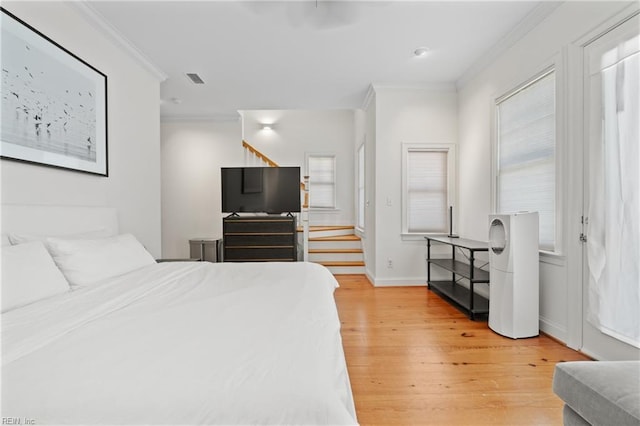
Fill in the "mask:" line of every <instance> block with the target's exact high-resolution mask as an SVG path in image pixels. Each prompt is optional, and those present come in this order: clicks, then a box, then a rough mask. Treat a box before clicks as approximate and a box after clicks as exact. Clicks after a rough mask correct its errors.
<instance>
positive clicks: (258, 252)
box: [224, 247, 294, 262]
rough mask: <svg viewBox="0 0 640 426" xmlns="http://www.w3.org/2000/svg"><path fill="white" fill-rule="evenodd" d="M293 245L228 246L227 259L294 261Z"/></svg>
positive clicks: (225, 255)
mask: <svg viewBox="0 0 640 426" xmlns="http://www.w3.org/2000/svg"><path fill="white" fill-rule="evenodd" d="M293 257H294V248H293V247H227V248H226V250H225V254H224V259H225V261H228V262H235V261H254V262H260V261H292V260H293Z"/></svg>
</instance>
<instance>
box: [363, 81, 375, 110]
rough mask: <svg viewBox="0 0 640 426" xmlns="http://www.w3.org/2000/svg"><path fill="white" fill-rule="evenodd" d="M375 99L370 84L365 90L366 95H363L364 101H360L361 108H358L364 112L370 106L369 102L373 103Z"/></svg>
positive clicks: (373, 90)
mask: <svg viewBox="0 0 640 426" xmlns="http://www.w3.org/2000/svg"><path fill="white" fill-rule="evenodd" d="M375 98H376V91H375V89H374V88H373V84H370V85H369V87H368V88H367V93H366V94H365V95H364V100H363V101H362V106H361V107H360V108H362V109H363V110H366V109H367V108H369V106H370V105H371V102H373V100H374V99H375Z"/></svg>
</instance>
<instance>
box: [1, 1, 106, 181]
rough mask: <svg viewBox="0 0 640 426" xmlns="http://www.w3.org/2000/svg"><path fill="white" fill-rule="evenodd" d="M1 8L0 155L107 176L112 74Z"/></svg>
mask: <svg viewBox="0 0 640 426" xmlns="http://www.w3.org/2000/svg"><path fill="white" fill-rule="evenodd" d="M0 10H1V11H2V13H1V19H2V20H1V32H2V34H1V39H0V40H1V43H2V46H1V50H0V52H1V56H2V58H1V59H2V61H1V62H2V82H1V83H2V84H1V86H0V88H1V91H2V103H1V109H0V111H1V114H0V115H1V116H2V121H1V123H0V156H1V157H2V158H3V159H9V160H16V161H23V162H28V163H35V164H41V165H45V166H50V167H57V168H62V169H69V170H75V171H80V172H85V173H93V174H97V175H101V176H108V152H107V76H106V75H104V74H103V73H102V72H100V71H99V70H97V69H96V68H94V67H92V66H91V65H89V64H88V63H86V62H85V61H83V60H82V59H80V58H79V57H77V56H76V55H74V54H73V53H71V52H69V51H68V50H67V49H65V48H64V47H62V46H60V45H59V44H57V43H56V42H54V41H53V40H51V39H50V38H48V37H46V36H45V35H44V34H42V33H40V32H39V31H37V30H36V29H35V28H33V27H31V26H29V25H28V24H27V23H25V22H24V21H22V20H20V19H19V18H17V17H16V16H14V15H12V14H11V13H9V12H8V11H6V10H5V9H3V8H0Z"/></svg>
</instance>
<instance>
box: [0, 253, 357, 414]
mask: <svg viewBox="0 0 640 426" xmlns="http://www.w3.org/2000/svg"><path fill="white" fill-rule="evenodd" d="M336 286H337V283H336V281H335V279H334V278H333V276H332V275H331V274H330V273H329V272H328V271H327V270H326V269H325V268H323V267H321V266H319V265H314V264H310V263H302V262H300V263H287V264H284V263H260V264H258V263H247V264H233V263H223V264H212V263H207V262H194V263H191V262H188V263H162V264H157V265H151V266H148V267H145V268H143V269H140V270H138V271H135V272H132V273H129V274H126V275H124V276H122V277H118V278H116V279H112V280H109V282H105V283H102V284H100V285H97V286H94V287H91V288H85V289H81V290H76V291H74V292H71V293H68V294H63V295H60V296H56V297H53V298H51V299H47V300H44V301H41V302H37V303H34V304H32V305H29V306H26V307H24V308H20V309H17V310H14V311H10V312H8V313H5V314H3V315H2V344H3V347H2V416H3V417H17V418H21V419H23V420H22V421H23V422H24V419H33V420H34V421H35V423H36V424H45V423H54V424H63V423H70V424H273V425H284V424H318V425H320V424H323V425H324V424H331V425H342V424H356V417H355V409H354V405H353V400H352V395H351V390H350V386H349V378H348V375H347V370H346V365H345V360H344V354H343V350H342V344H341V338H340V330H339V329H340V322H339V320H338V316H337V311H336V307H335V303H334V300H333V291H334V289H335V287H336Z"/></svg>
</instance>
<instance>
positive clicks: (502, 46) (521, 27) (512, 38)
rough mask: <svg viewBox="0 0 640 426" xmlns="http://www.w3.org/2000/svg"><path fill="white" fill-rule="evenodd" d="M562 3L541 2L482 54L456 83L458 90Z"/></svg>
mask: <svg viewBox="0 0 640 426" xmlns="http://www.w3.org/2000/svg"><path fill="white" fill-rule="evenodd" d="M562 3H563V2H562V1H543V2H540V3H539V4H538V5H537V6H536V7H535V8H534V9H533V10H532V11H531V12H529V14H527V16H525V17H524V18H523V19H522V20H521V21H520V22H519V23H518V24H517V25H516V26H515V27H514V28H513V29H512V30H511V31H509V32H508V33H507V35H505V36H504V37H503V38H502V39H500V41H498V42H497V43H496V44H494V45H493V47H492V48H490V49H489V51H487V52H486V53H484V54H482V56H481V57H480V59H478V60H477V61H476V62H474V63H473V64H472V65H471V66H470V67H469V68H467V70H466V71H465V72H464V73H463V74H462V76H460V78H459V79H458V81H457V82H456V86H457V88H458V89H461V88H463V87H464V86H465V85H466V84H467V83H469V82H470V81H471V80H472V79H473V78H474V77H475V76H476V75H478V74H479V73H481V72H482V71H484V70H485V69H486V68H487V67H488V66H489V65H490V64H491V63H493V62H494V61H495V60H496V59H497V58H498V57H499V56H500V55H502V54H503V53H504V52H505V51H507V50H508V49H509V48H510V47H512V46H513V45H514V44H516V43H517V42H518V41H519V40H520V39H522V38H523V37H524V36H525V35H527V34H528V33H529V32H530V31H531V30H533V29H534V28H535V27H537V26H538V25H539V24H540V23H541V22H542V21H544V20H545V19H547V17H548V16H549V15H551V14H552V13H553V12H554V11H555V10H556V9H557V8H558V7H559V6H560V5H561V4H562Z"/></svg>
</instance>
